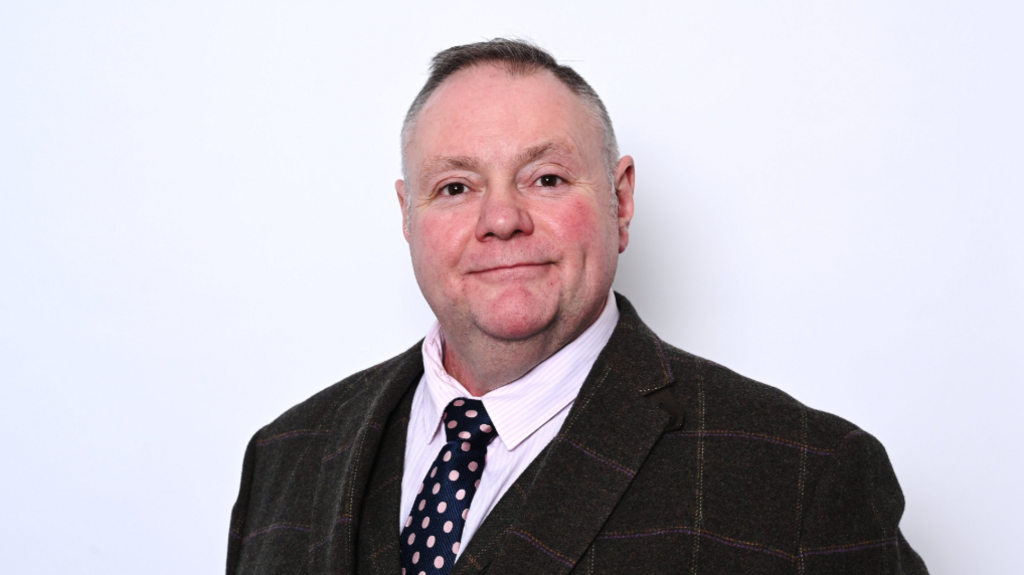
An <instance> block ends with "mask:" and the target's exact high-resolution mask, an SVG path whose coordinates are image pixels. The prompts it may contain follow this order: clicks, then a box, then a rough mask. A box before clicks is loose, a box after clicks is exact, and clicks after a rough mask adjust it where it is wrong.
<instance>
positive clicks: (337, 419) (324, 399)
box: [227, 294, 927, 575]
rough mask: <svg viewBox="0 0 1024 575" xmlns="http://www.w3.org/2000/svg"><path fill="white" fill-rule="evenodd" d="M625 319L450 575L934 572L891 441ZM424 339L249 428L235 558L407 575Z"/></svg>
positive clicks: (251, 566)
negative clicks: (413, 437)
mask: <svg viewBox="0 0 1024 575" xmlns="http://www.w3.org/2000/svg"><path fill="white" fill-rule="evenodd" d="M616 297H617V302H618V305H619V309H620V314H621V317H620V319H619V324H618V326H617V327H616V330H615V333H614V334H613V335H612V338H611V340H610V341H609V342H608V345H607V346H606V347H605V349H604V350H603V351H602V352H601V355H600V357H599V358H598V360H597V362H596V363H595V364H594V367H593V369H592V371H591V373H590V375H589V376H588V378H587V381H586V383H584V385H583V388H582V389H581V391H580V394H579V396H578V397H577V399H576V402H575V404H574V405H573V408H572V410H571V412H570V414H569V416H568V418H567V419H566V422H565V424H564V425H563V427H562V429H561V431H560V432H559V434H558V435H557V436H556V438H555V439H554V440H553V441H552V442H551V444H549V446H548V447H547V448H546V449H545V450H544V451H543V452H542V453H541V454H540V455H539V456H538V457H537V458H536V459H535V460H534V462H533V463H532V464H531V465H530V467H529V468H528V469H527V470H526V471H525V472H524V473H523V474H522V475H521V476H520V477H519V479H518V480H517V481H516V483H515V485H513V487H512V488H511V489H510V490H509V491H508V492H507V493H506V494H505V496H504V497H503V498H502V500H501V501H500V502H499V503H498V505H497V506H496V507H495V508H494V510H493V511H492V512H491V513H490V515H488V517H487V519H486V520H485V521H484V523H483V525H481V527H480V530H479V531H478V532H477V534H476V535H475V536H474V538H473V539H472V540H471V541H470V543H469V544H468V546H467V547H466V549H465V550H464V551H463V554H462V556H461V557H460V558H459V561H458V562H457V563H456V564H455V567H454V569H453V570H452V575H469V574H478V573H487V574H488V575H497V574H516V573H520V574H521V573H531V574H534V573H536V574H566V573H573V574H584V573H585V574H595V575H596V574H605V573H608V574H612V573H614V574H624V573H690V574H738V573H763V574H826V573H827V574H858V575H863V574H876V573H877V574H882V573H891V574H924V573H927V570H926V568H925V566H924V563H923V562H922V561H921V559H920V557H918V555H917V554H916V553H915V552H914V551H913V550H912V549H911V548H910V546H909V545H908V544H907V542H906V540H905V539H904V538H903V536H902V534H901V533H900V530H899V527H898V525H899V520H900V516H901V515H902V513H903V496H902V493H901V491H900V488H899V484H898V483H897V481H896V477H895V475H894V473H893V471H892V467H891V466H890V464H889V461H888V458H887V456H886V454H885V450H884V448H883V447H882V445H881V444H880V443H879V442H878V441H877V440H876V439H875V438H873V437H872V436H871V435H869V434H867V433H865V432H864V431H861V430H860V429H858V428H857V427H856V426H854V425H853V424H851V423H849V422H847V421H845V420H843V419H840V418H838V417H836V416H833V415H829V414H827V413H823V412H820V411H816V410H813V409H810V408H808V407H806V406H804V405H802V404H800V403H799V402H797V401H796V400H794V399H793V398H791V397H789V396H788V395H786V394H785V393H783V392H781V391H779V390H777V389H775V388H772V387H769V386H767V385H764V384H760V383H757V382H755V381H752V380H749V379H747V378H744V377H742V376H740V375H738V374H736V373H734V372H732V371H730V370H728V369H726V368H724V367H721V366H719V365H717V364H715V363H712V362H710V361H707V360H704V359H701V358H698V357H696V356H693V355H691V354H689V353H686V352H684V351H681V350H678V349H675V348H673V347H671V346H669V345H667V344H665V343H664V342H662V341H661V340H659V339H658V338H657V336H655V335H654V334H653V333H652V332H651V331H650V330H649V329H648V328H647V327H646V326H645V325H644V324H643V323H642V322H641V321H640V319H639V317H638V316H637V314H636V311H635V310H634V309H633V307H632V306H631V305H630V304H629V302H628V301H627V300H626V299H625V298H623V297H622V296H621V295H618V294H616ZM421 373H422V358H421V356H420V346H419V344H417V345H416V346H414V347H413V348H411V349H410V350H408V351H406V352H405V353H403V354H401V355H399V356H397V357H395V358H393V359H391V360H389V361H387V362H385V363H382V364H380V365H378V366H375V367H373V368H370V369H368V370H366V371H363V372H361V373H358V374H356V375H353V376H352V377H349V378H347V379H345V380H343V381H342V382H340V383H338V384H335V385H334V386H332V387H330V388H328V389H326V390H324V391H322V392H320V393H319V394H317V395H315V396H314V397H312V398H310V399H309V400H307V401H305V402H303V403H301V404H299V405H297V406H295V407H294V408H292V409H291V410H289V411H288V412H286V413H285V414H284V415H282V416H281V417H279V418H278V419H277V420H276V421H274V422H273V423H271V424H270V425H268V426H266V427H264V428H263V429H261V430H260V431H259V432H258V433H257V434H256V435H255V436H254V437H253V439H252V441H251V442H250V443H249V447H248V449H247V451H246V455H245V463H244V466H243V475H242V484H241V489H240V492H239V496H238V501H237V502H236V504H235V507H234V511H233V513H232V519H231V532H230V536H229V549H228V566H227V572H228V573H229V575H231V574H236V573H237V574H243V573H244V574H275V575H281V574H291V573H295V574H306V573H308V574H314V573H315V574H327V573H332V574H337V573H360V574H364V573H373V574H381V575H384V574H388V575H397V574H398V573H400V571H401V562H400V553H401V552H400V547H399V541H398V530H397V529H396V521H397V517H398V515H399V513H400V511H399V505H400V497H401V477H402V465H403V455H404V448H405V430H406V426H407V425H408V414H409V405H410V403H411V397H412V390H413V389H414V388H415V385H416V383H417V382H418V381H419V378H420V375H421Z"/></svg>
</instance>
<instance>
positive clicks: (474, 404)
mask: <svg viewBox="0 0 1024 575" xmlns="http://www.w3.org/2000/svg"><path fill="white" fill-rule="evenodd" d="M443 422H444V432H445V435H446V436H447V437H448V441H466V442H469V443H471V444H473V445H475V446H477V447H486V446H487V444H488V443H490V442H491V440H492V439H494V438H495V436H497V435H498V431H497V430H496V429H494V424H493V423H491V416H489V415H487V410H486V409H484V402H482V401H480V400H479V399H466V398H464V397H460V398H459V399H456V400H454V401H452V402H451V403H449V404H448V407H446V408H445V410H444V416H443ZM466 449H468V447H467V448H466Z"/></svg>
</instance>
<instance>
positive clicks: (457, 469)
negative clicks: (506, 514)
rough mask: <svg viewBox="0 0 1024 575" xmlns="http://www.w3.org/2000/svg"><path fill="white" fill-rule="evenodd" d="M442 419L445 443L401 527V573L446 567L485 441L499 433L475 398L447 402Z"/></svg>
mask: <svg viewBox="0 0 1024 575" xmlns="http://www.w3.org/2000/svg"><path fill="white" fill-rule="evenodd" d="M442 424H443V425H444V431H445V434H446V436H447V437H448V443H445V444H444V447H442V448H441V452H440V453H438V454H437V459H435V460H434V463H433V465H431V466H430V471H428V472H427V476H426V477H424V478H423V483H422V484H420V491H419V494H418V495H416V502H415V503H413V506H412V512H411V513H410V514H409V518H408V519H406V521H405V527H404V528H403V529H402V535H401V537H402V575H446V574H447V573H448V572H449V571H451V569H452V566H453V565H454V564H455V555H456V554H457V553H458V552H459V545H460V543H461V540H462V527H463V525H465V523H466V516H467V515H469V506H470V504H471V503H472V502H473V495H475V494H476V488H477V487H479V486H480V476H481V475H483V472H484V463H485V461H486V459H487V444H488V443H490V442H491V440H492V439H494V438H495V437H497V436H498V432H497V430H495V429H494V425H493V424H492V423H491V418H490V417H489V416H488V415H487V411H486V410H484V404H483V402H482V401H480V400H478V399H466V398H460V399H456V400H455V401H453V402H451V403H449V404H448V407H446V408H445V411H444V417H443V418H442Z"/></svg>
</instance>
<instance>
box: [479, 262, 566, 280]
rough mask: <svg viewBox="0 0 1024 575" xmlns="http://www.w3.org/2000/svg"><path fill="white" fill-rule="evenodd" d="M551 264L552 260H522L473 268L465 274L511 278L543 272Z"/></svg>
mask: <svg viewBox="0 0 1024 575" xmlns="http://www.w3.org/2000/svg"><path fill="white" fill-rule="evenodd" d="M551 265H553V262H539V263H536V262H522V263H515V264H508V265H497V266H490V267H485V268H480V269H475V270H471V271H470V272H469V274H467V275H470V276H477V277H480V278H495V279H499V278H500V279H513V278H516V277H529V276H533V275H537V274H541V273H545V272H546V271H547V270H548V268H549V267H550V266H551Z"/></svg>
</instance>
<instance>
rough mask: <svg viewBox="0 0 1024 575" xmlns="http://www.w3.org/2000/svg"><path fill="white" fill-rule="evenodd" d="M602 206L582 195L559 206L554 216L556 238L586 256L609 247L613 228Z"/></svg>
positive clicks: (561, 243)
mask: <svg viewBox="0 0 1024 575" xmlns="http://www.w3.org/2000/svg"><path fill="white" fill-rule="evenodd" d="M603 208H605V206H597V205H595V204H594V202H593V201H590V200H589V198H583V197H576V198H572V199H571V200H569V201H567V202H565V203H564V204H563V205H561V206H559V210H558V213H557V217H556V218H554V219H553V220H552V229H553V230H554V235H555V236H556V240H557V241H558V242H559V244H560V245H561V246H563V247H564V248H567V249H570V250H572V251H574V252H577V253H580V254H583V255H584V256H585V257H586V258H587V259H591V258H594V257H596V256H598V255H599V254H600V253H601V252H603V251H604V250H605V249H606V248H607V244H608V238H609V229H610V218H609V217H608V214H607V209H603ZM617 245H618V244H616V249H617Z"/></svg>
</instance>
